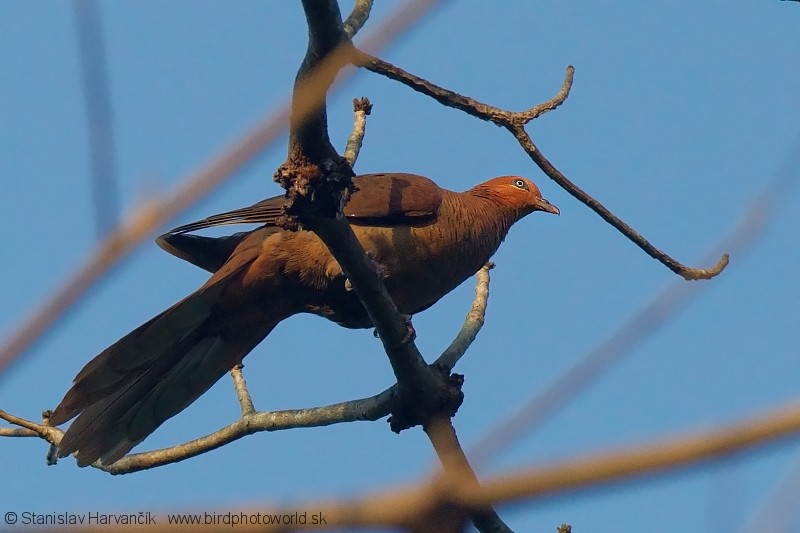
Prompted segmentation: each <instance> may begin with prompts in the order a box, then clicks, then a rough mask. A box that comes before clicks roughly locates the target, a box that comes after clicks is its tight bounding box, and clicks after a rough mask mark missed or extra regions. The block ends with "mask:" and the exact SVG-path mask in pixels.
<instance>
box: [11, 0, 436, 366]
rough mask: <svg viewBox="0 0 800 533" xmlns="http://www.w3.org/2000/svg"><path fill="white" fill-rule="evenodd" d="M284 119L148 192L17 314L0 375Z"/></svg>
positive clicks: (376, 42) (385, 29) (382, 38)
mask: <svg viewBox="0 0 800 533" xmlns="http://www.w3.org/2000/svg"><path fill="white" fill-rule="evenodd" d="M429 3H430V2H412V3H409V4H407V5H405V6H404V7H403V8H402V9H400V10H399V11H398V12H397V13H395V14H393V15H392V16H390V17H389V18H388V19H387V20H386V22H384V23H383V24H381V25H380V26H378V27H377V28H376V29H375V30H374V31H373V32H371V36H370V37H369V38H368V39H366V41H365V44H364V46H365V47H366V48H367V49H370V50H377V49H378V48H380V47H382V46H384V45H386V44H387V43H389V42H390V41H391V40H392V39H393V38H395V37H396V36H397V35H398V34H399V33H401V32H402V31H403V30H405V29H407V28H408V27H409V26H410V25H411V24H413V23H414V22H415V21H416V20H417V18H418V17H420V16H422V15H423V14H424V12H425V10H426V9H427V8H429V7H430V6H429V5H428V4H429ZM351 49H352V47H351V46H349V45H347V44H346V45H345V46H344V47H341V48H339V49H337V51H336V53H335V54H332V55H334V56H338V57H336V58H333V59H330V60H326V62H327V61H331V63H329V64H335V63H341V62H342V61H345V60H346V58H348V57H350V54H351V53H352V52H351ZM352 72H353V70H352V69H346V70H345V71H344V72H342V73H341V74H340V76H339V80H338V81H339V82H341V81H343V80H344V79H345V78H346V77H347V76H349V75H350V74H352ZM324 77H325V74H324V73H322V74H315V75H313V76H310V77H309V78H308V79H307V80H306V83H305V84H304V85H305V86H307V87H308V88H309V91H308V93H304V97H303V98H300V99H298V100H295V102H294V109H293V113H294V118H295V120H300V119H302V117H303V116H304V115H307V114H308V115H310V114H311V113H312V112H313V111H314V110H315V108H316V107H318V105H319V98H320V97H319V96H317V98H316V99H315V98H314V97H313V94H311V93H313V90H312V89H313V88H314V87H319V86H320V85H321V84H323V82H324ZM317 92H319V88H317ZM306 96H307V97H306ZM288 121H289V108H288V107H286V106H284V107H283V108H281V109H280V110H278V111H276V112H275V113H272V114H270V115H269V116H268V117H267V118H265V119H264V120H263V121H262V122H261V123H260V124H259V125H258V126H257V127H256V128H254V129H253V130H252V131H251V132H249V133H248V134H246V135H244V136H243V137H242V138H241V139H240V140H238V141H237V142H236V143H234V144H233V145H232V146H231V147H229V148H228V149H227V150H223V151H222V152H221V153H220V154H219V155H218V156H217V157H215V158H213V159H212V160H211V161H209V162H208V163H207V164H206V165H205V166H204V167H203V168H201V169H200V170H198V171H197V172H195V173H193V174H190V175H189V176H187V177H185V178H183V179H182V180H180V181H179V185H178V186H177V187H175V188H174V189H173V190H171V191H168V192H166V193H164V194H160V195H158V196H157V197H153V198H151V199H150V200H149V201H148V202H147V203H145V204H144V205H141V206H139V207H138V209H136V210H135V212H134V213H133V214H132V215H131V216H130V217H129V218H128V220H126V221H123V223H122V224H120V226H118V227H117V228H116V229H115V230H114V231H113V232H112V233H111V234H109V235H108V237H107V238H106V239H105V240H103V241H102V242H101V243H100V244H99V246H98V247H97V248H96V249H95V251H94V252H93V253H92V254H91V256H90V257H89V258H88V259H87V260H86V262H85V263H84V264H83V265H82V266H80V267H79V268H78V269H77V271H76V272H75V273H73V274H72V275H71V276H69V277H68V278H67V280H66V281H64V283H63V284H62V285H61V287H59V288H58V289H57V290H56V291H55V292H54V293H53V294H52V295H51V296H50V297H48V298H47V299H46V300H45V301H43V302H42V303H41V304H40V305H39V306H38V307H37V308H36V309H35V310H34V311H33V312H32V313H31V314H30V315H29V316H27V317H26V318H25V319H23V320H22V322H21V323H20V325H19V326H17V327H16V328H15V329H14V330H12V332H11V334H10V335H9V336H8V338H6V339H4V340H3V342H2V343H0V375H2V373H3V372H4V371H5V370H6V369H7V368H8V367H9V366H10V365H11V363H12V362H14V361H15V360H16V359H17V358H18V357H20V356H21V355H23V354H24V353H26V352H27V351H28V350H30V349H31V348H32V347H33V346H34V344H35V343H36V342H37V341H39V340H40V339H41V337H42V336H43V335H44V333H45V332H47V331H48V330H50V328H52V327H53V326H54V325H55V324H56V323H57V322H58V321H59V319H61V318H62V317H63V315H64V313H65V312H66V311H67V310H68V309H70V308H71V307H72V306H73V305H75V304H76V303H77V302H78V301H80V299H81V298H82V297H83V296H84V295H85V294H86V293H87V292H88V290H89V289H90V288H91V287H93V286H94V285H95V284H96V283H97V282H98V281H99V280H100V279H102V278H103V277H104V276H106V275H108V274H109V273H110V271H111V269H112V268H113V267H114V266H116V265H117V264H118V263H119V262H120V261H122V260H123V259H125V258H126V257H127V256H128V254H130V253H131V251H133V249H134V248H135V247H136V246H138V245H139V244H141V243H142V241H144V240H145V239H146V238H147V237H149V236H150V235H152V234H153V233H154V232H155V231H156V230H157V229H158V228H160V227H163V226H164V225H166V224H167V223H168V222H170V221H171V220H173V219H175V218H177V217H178V216H179V215H181V214H182V213H183V212H184V211H185V210H186V209H188V208H189V207H191V206H192V205H194V204H195V203H197V202H198V201H199V200H201V199H202V198H204V197H205V196H206V195H207V194H209V193H210V192H211V191H213V190H214V189H215V188H216V187H218V186H219V185H221V184H222V183H224V182H225V181H226V180H228V179H230V178H231V177H232V176H233V175H234V174H236V173H238V172H240V171H242V170H243V169H244V168H245V167H246V166H247V165H248V164H251V163H252V162H253V161H254V160H255V158H256V157H257V156H259V155H261V154H262V153H263V151H264V150H265V149H266V148H268V147H269V146H271V145H272V143H274V142H275V141H276V140H277V139H278V138H279V136H280V135H281V134H282V133H283V132H284V131H285V128H286V124H287V122H288Z"/></svg>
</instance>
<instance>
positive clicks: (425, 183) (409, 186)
mask: <svg viewBox="0 0 800 533" xmlns="http://www.w3.org/2000/svg"><path fill="white" fill-rule="evenodd" d="M353 183H354V184H355V186H356V187H357V189H358V190H356V192H354V193H353V195H352V196H351V197H350V201H349V202H347V205H345V206H344V214H345V216H346V217H347V219H348V220H349V221H350V222H351V223H353V224H359V225H376V226H395V225H405V224H409V225H415V224H421V223H425V222H428V221H430V220H432V219H433V218H435V217H436V214H437V213H438V211H439V206H440V205H441V204H442V189H441V188H440V187H439V186H438V185H436V184H435V183H434V182H433V181H431V180H429V179H428V178H426V177H424V176H418V175H416V174H397V173H391V174H364V175H363V176H357V177H356V178H354V179H353Z"/></svg>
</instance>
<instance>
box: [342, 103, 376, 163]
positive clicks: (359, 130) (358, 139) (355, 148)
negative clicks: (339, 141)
mask: <svg viewBox="0 0 800 533" xmlns="http://www.w3.org/2000/svg"><path fill="white" fill-rule="evenodd" d="M370 113H372V104H371V103H370V101H369V99H368V98H353V114H354V115H355V116H354V120H353V133H352V134H351V135H350V137H348V138H347V146H346V147H345V149H344V158H345V159H346V160H347V164H348V165H350V166H351V167H354V166H356V160H357V159H358V153H359V152H360V151H361V143H362V142H363V141H364V133H365V130H366V127H367V115H369V114H370Z"/></svg>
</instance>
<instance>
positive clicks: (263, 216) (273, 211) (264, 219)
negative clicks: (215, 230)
mask: <svg viewBox="0 0 800 533" xmlns="http://www.w3.org/2000/svg"><path fill="white" fill-rule="evenodd" d="M283 201H284V198H283V196H273V197H272V198H267V199H266V200H261V201H260V202H258V203H257V204H253V205H251V206H250V207H242V208H241V209H234V210H233V211H227V212H225V213H220V214H218V215H212V216H210V217H206V218H204V219H203V220H198V221H197V222H192V223H190V224H184V225H183V226H178V227H177V228H175V229H173V230H170V231H169V233H171V234H173V235H175V234H179V233H188V232H190V231H197V230H200V229H205V228H211V227H213V226H225V225H228V224H269V225H272V224H274V223H275V219H276V218H277V217H278V216H279V215H280V214H281V208H282V207H283Z"/></svg>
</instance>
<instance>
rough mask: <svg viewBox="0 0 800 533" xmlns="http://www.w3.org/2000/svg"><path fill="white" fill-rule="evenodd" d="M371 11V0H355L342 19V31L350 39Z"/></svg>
mask: <svg viewBox="0 0 800 533" xmlns="http://www.w3.org/2000/svg"><path fill="white" fill-rule="evenodd" d="M370 11H372V0H356V2H355V4H354V5H353V10H352V11H351V12H350V15H349V16H348V17H347V20H345V21H344V32H345V33H346V34H347V36H348V37H349V38H350V39H352V38H353V37H355V35H356V33H358V31H359V30H360V29H361V28H362V27H364V24H365V23H366V22H367V19H368V18H369V14H370Z"/></svg>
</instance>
